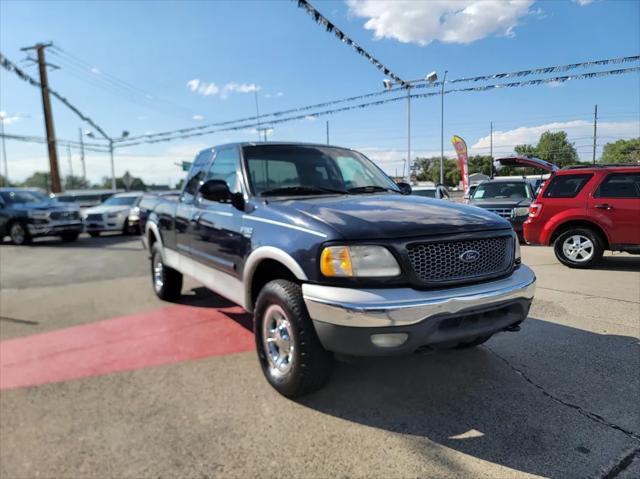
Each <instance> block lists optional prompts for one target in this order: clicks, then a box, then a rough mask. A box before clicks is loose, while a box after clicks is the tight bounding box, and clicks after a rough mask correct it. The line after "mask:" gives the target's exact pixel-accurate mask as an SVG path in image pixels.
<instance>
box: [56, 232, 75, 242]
mask: <svg viewBox="0 0 640 479" xmlns="http://www.w3.org/2000/svg"><path fill="white" fill-rule="evenodd" d="M79 235H80V233H64V234H61V235H60V238H61V239H62V241H64V242H65V243H71V242H73V241H75V240H77V239H78V236H79Z"/></svg>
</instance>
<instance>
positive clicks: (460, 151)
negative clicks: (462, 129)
mask: <svg viewBox="0 0 640 479" xmlns="http://www.w3.org/2000/svg"><path fill="white" fill-rule="evenodd" d="M451 143H453V147H454V148H455V149H456V154H457V155H458V167H459V168H460V173H462V189H463V191H464V192H465V193H466V192H467V190H468V189H469V156H468V155H467V144H466V143H465V142H464V140H463V139H462V138H460V137H459V136H457V135H453V138H451Z"/></svg>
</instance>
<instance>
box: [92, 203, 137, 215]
mask: <svg viewBox="0 0 640 479" xmlns="http://www.w3.org/2000/svg"><path fill="white" fill-rule="evenodd" d="M129 210H131V206H127V205H124V206H123V205H100V206H94V207H92V208H84V209H83V210H82V213H83V214H85V215H93V214H99V215H103V214H105V213H121V212H122V213H125V212H129Z"/></svg>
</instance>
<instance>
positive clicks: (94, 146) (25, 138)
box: [0, 133, 109, 153]
mask: <svg viewBox="0 0 640 479" xmlns="http://www.w3.org/2000/svg"><path fill="white" fill-rule="evenodd" d="M0 138H5V139H7V140H15V141H22V142H26V143H42V144H46V143H47V139H46V138H43V137H40V136H29V135H14V134H9V133H1V134H0ZM56 143H57V144H59V145H61V146H71V148H74V149H80V148H82V145H81V143H80V142H78V141H73V140H61V139H59V138H56ZM84 149H85V150H89V151H95V152H98V153H109V150H108V149H105V147H104V145H100V144H98V143H84Z"/></svg>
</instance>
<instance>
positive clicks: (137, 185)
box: [101, 172, 147, 191]
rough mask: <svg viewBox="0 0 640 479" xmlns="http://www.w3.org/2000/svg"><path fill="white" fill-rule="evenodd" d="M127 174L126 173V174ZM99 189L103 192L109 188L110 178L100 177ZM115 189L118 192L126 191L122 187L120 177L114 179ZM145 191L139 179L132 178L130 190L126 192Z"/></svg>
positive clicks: (142, 182)
mask: <svg viewBox="0 0 640 479" xmlns="http://www.w3.org/2000/svg"><path fill="white" fill-rule="evenodd" d="M127 173H128V172H127ZM101 187H102V188H104V189H105V190H108V189H110V188H111V178H110V177H108V176H104V177H102V184H101ZM116 189H118V190H126V189H127V188H126V187H125V185H124V181H123V180H122V177H120V178H116ZM146 189H147V185H145V184H144V181H142V179H141V178H137V177H133V178H132V180H131V188H129V190H128V191H145V190H146Z"/></svg>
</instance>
